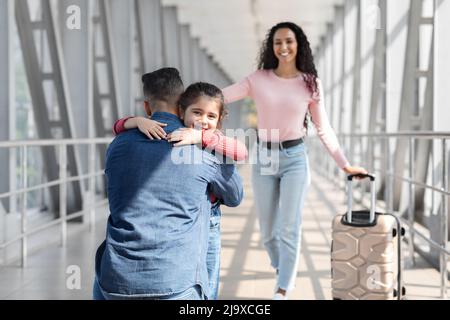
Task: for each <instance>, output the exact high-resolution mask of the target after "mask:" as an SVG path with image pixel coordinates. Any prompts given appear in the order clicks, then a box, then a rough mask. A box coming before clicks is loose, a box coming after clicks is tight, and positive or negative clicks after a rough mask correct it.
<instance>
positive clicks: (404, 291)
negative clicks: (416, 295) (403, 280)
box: [402, 287, 406, 296]
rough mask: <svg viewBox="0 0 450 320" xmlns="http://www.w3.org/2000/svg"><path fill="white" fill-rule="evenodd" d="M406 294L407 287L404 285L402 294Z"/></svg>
mask: <svg viewBox="0 0 450 320" xmlns="http://www.w3.org/2000/svg"><path fill="white" fill-rule="evenodd" d="M404 295H406V288H405V287H402V296H404Z"/></svg>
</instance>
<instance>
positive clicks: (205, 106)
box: [180, 96, 220, 129]
mask: <svg viewBox="0 0 450 320" xmlns="http://www.w3.org/2000/svg"><path fill="white" fill-rule="evenodd" d="M180 116H181V119H182V120H183V121H184V125H185V126H186V127H188V128H196V129H216V128H217V125H218V123H219V119H220V105H219V103H218V101H217V100H216V99H213V98H210V97H205V96H201V97H199V98H198V99H197V101H196V102H195V103H193V104H191V105H190V106H189V107H187V109H186V111H184V112H183V110H181V115H180Z"/></svg>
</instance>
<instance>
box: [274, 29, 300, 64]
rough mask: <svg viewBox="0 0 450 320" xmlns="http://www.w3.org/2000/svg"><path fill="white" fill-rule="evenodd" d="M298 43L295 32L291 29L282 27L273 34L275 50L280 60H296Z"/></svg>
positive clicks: (284, 61) (282, 61)
mask: <svg viewBox="0 0 450 320" xmlns="http://www.w3.org/2000/svg"><path fill="white" fill-rule="evenodd" d="M297 45H298V44H297V40H296V38H295V33H294V32H293V31H292V30H291V29H289V28H281V29H278V30H277V31H275V34H274V36H273V52H274V53H275V56H276V57H277V58H278V61H279V62H281V63H286V62H291V61H294V62H295V58H296V56H297Z"/></svg>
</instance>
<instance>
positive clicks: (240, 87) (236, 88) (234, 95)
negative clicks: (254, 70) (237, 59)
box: [222, 77, 250, 104]
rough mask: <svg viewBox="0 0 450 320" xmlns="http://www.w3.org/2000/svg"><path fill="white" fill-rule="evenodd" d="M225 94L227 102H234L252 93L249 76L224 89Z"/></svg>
mask: <svg viewBox="0 0 450 320" xmlns="http://www.w3.org/2000/svg"><path fill="white" fill-rule="evenodd" d="M222 92H223V96H224V97H225V103H226V104H228V103H232V102H235V101H238V100H241V99H243V98H245V97H248V96H249V95H250V82H249V80H248V77H247V78H245V79H244V80H242V81H241V82H238V83H235V84H232V85H231V86H228V87H226V88H223V89H222Z"/></svg>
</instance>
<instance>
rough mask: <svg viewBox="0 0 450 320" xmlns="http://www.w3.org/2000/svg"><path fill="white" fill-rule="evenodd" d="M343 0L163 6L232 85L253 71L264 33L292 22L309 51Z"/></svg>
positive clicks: (167, 2)
mask: <svg viewBox="0 0 450 320" xmlns="http://www.w3.org/2000/svg"><path fill="white" fill-rule="evenodd" d="M343 2H344V0H314V1H311V0H309V1H308V0H278V1H274V0H163V1H162V3H163V5H164V6H176V7H177V9H178V10H177V11H178V19H179V21H180V23H182V24H188V25H190V29H191V34H192V36H193V37H198V38H199V39H200V44H201V46H202V47H204V48H205V49H206V50H207V52H208V53H209V54H211V55H212V56H213V57H214V60H215V61H216V62H217V63H218V64H219V65H220V66H221V67H222V68H223V69H224V70H225V72H227V74H228V75H229V76H230V77H231V78H232V79H233V80H234V81H237V80H240V79H242V78H243V77H244V76H245V75H247V74H248V73H250V72H252V71H253V70H255V68H256V59H257V55H258V52H259V48H260V45H261V42H262V40H263V39H264V37H265V35H266V33H267V31H268V30H269V29H270V28H271V27H272V26H273V25H274V24H276V23H278V22H281V21H292V22H295V23H297V24H299V25H300V26H301V27H302V28H303V30H304V31H305V33H306V35H307V37H308V40H309V42H310V44H311V47H312V49H314V48H315V47H316V46H317V45H318V43H319V41H320V37H321V36H322V35H324V33H325V31H326V24H327V23H328V22H332V21H333V17H334V6H335V5H342V4H343Z"/></svg>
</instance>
